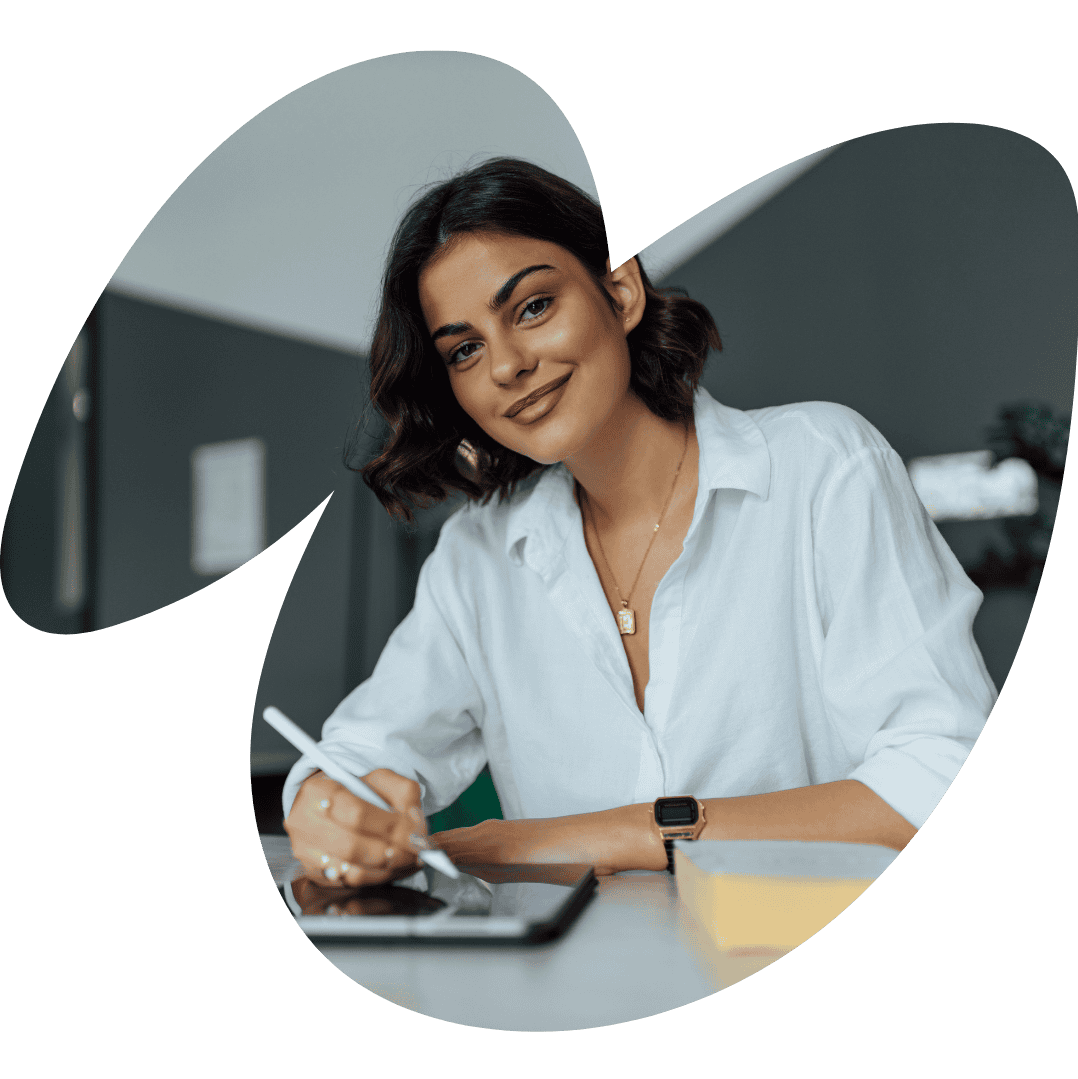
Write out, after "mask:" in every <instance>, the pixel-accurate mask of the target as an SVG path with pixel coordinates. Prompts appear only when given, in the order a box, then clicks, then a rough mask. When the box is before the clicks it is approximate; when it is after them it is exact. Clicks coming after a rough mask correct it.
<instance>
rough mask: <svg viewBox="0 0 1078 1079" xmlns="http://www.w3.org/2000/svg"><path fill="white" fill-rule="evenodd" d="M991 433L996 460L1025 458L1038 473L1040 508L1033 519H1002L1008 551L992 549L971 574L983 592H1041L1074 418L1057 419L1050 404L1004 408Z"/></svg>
mask: <svg viewBox="0 0 1078 1079" xmlns="http://www.w3.org/2000/svg"><path fill="white" fill-rule="evenodd" d="M987 434H988V446H989V448H990V449H991V450H992V451H993V453H995V455H996V460H998V461H1002V460H1004V459H1005V458H1007V457H1021V458H1022V459H1023V460H1026V461H1028V462H1029V464H1030V465H1031V466H1032V468H1033V470H1034V471H1035V472H1036V473H1037V501H1038V506H1037V512H1036V513H1034V514H1032V515H1030V516H1028V517H1007V518H1004V519H1003V520H1002V522H1001V524H1002V528H1003V541H1004V544H1003V545H1004V549H1003V550H1002V551H1001V550H998V549H996V547H994V546H993V547H990V548H989V549H988V550H987V551H986V552H985V555H984V558H983V559H982V560H981V561H980V563H978V564H977V565H976V566H974V567H972V568H971V569H970V570H969V571H968V572H969V576H970V579H971V580H972V581H973V583H974V584H976V585H977V586H978V587H979V588H981V589H984V588H987V587H996V588H998V587H1001V586H1010V587H1026V588H1031V589H1033V590H1036V588H1037V586H1038V585H1039V584H1040V579H1041V573H1042V572H1043V571H1044V561H1045V559H1046V558H1047V556H1048V544H1049V542H1050V541H1051V538H1052V527H1053V526H1054V524H1055V519H1056V507H1057V506H1058V505H1059V492H1060V488H1061V486H1062V482H1063V465H1064V462H1065V461H1066V458H1067V442H1068V439H1069V437H1070V416H1056V415H1054V414H1053V412H1052V410H1051V408H1048V407H1047V406H1044V405H1035V404H1029V403H1020V404H1013V405H1004V406H1003V407H1002V408H1001V409H1000V410H999V414H998V417H997V420H996V423H994V424H993V425H992V426H991V427H990V428H989V429H988V432H987Z"/></svg>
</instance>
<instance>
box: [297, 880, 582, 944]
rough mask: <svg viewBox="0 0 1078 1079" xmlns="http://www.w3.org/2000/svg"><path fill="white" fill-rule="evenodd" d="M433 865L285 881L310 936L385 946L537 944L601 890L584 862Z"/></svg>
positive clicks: (557, 930) (555, 932)
mask: <svg viewBox="0 0 1078 1079" xmlns="http://www.w3.org/2000/svg"><path fill="white" fill-rule="evenodd" d="M458 868H459V869H460V870H461V874H460V878H459V879H458V880H453V879H451V878H450V877H447V876H445V875H444V874H442V873H439V872H437V871H436V870H433V869H431V868H430V867H429V866H426V867H424V868H423V869H422V870H421V871H420V872H418V873H416V874H415V875H414V876H412V877H409V878H407V879H406V880H403V881H397V882H396V883H393V884H383V885H378V886H375V887H368V888H355V889H341V888H325V887H322V886H321V885H319V884H316V883H315V882H314V881H311V880H307V879H306V878H303V877H298V878H296V879H294V880H291V881H288V882H286V883H283V884H281V885H280V891H281V894H282V896H283V897H284V900H285V903H286V904H287V905H288V907H289V909H290V910H291V911H292V913H293V915H294V916H295V919H296V921H297V922H298V923H299V926H300V928H301V929H302V930H303V932H304V933H306V934H307V936H308V937H310V938H311V939H312V940H321V941H350V942H364V941H366V942H369V943H372V944H373V943H377V944H386V943H390V942H409V941H410V942H423V943H435V942H442V943H451V944H497V943H503V944H539V943H542V942H544V941H548V940H554V939H555V938H557V937H559V936H561V935H562V934H563V933H564V932H565V931H566V930H567V929H568V928H569V926H570V925H571V924H572V923H573V920H574V919H575V918H576V916H577V915H578V914H579V913H580V912H581V911H582V910H583V909H584V907H585V906H586V905H587V903H588V900H589V899H590V898H591V897H592V895H593V894H594V892H595V888H596V883H597V882H596V878H595V871H594V870H593V869H592V868H591V867H590V866H583V865H564V864H563V865H515V866H458Z"/></svg>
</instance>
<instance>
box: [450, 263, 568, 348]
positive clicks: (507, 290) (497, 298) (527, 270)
mask: <svg viewBox="0 0 1078 1079" xmlns="http://www.w3.org/2000/svg"><path fill="white" fill-rule="evenodd" d="M553 269H555V267H553V266H548V265H547V264H546V263H539V264H537V265H535V266H525V267H524V269H523V270H518V271H517V272H516V273H515V274H513V276H512V277H510V278H509V280H508V281H506V282H505V284H504V285H502V287H501V288H500V289H498V291H497V292H496V293H495V294H494V296H493V297H492V298H491V300H490V303H489V304H488V305H487V306H488V307H490V309H491V311H497V310H498V309H499V308H500V307H504V306H505V304H506V303H508V301H509V297H510V296H512V295H513V292H514V290H515V289H516V287H517V285H519V284H520V282H521V281H523V280H524V278H525V277H527V276H528V275H529V274H533V273H538V272H539V271H540V270H553ZM471 328H472V327H471V325H470V323H467V322H447V323H446V324H445V325H444V326H439V327H438V329H436V330H435V331H434V333H432V334H431V335H430V338H431V340H432V341H437V340H439V339H440V338H442V337H454V336H455V335H456V334H458V333H467V331H468V330H470V329H471Z"/></svg>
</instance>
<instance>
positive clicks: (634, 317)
mask: <svg viewBox="0 0 1078 1079" xmlns="http://www.w3.org/2000/svg"><path fill="white" fill-rule="evenodd" d="M603 283H604V284H605V285H606V290H607V292H609V293H610V295H611V296H613V297H614V300H615V301H616V302H617V305H618V312H619V314H620V315H621V320H622V323H623V324H624V326H625V332H626V333H628V332H629V331H630V330H635V329H636V327H637V326H639V325H640V320H641V319H642V318H643V317H644V305H645V303H646V302H647V296H646V295H645V294H644V282H643V281H642V280H641V279H640V264H639V263H638V262H637V261H636V259H635V258H631V259H629V261H628V262H623V263H622V264H621V265H620V266H619V267H618V268H617V269H616V270H611V269H610V260H609V259H607V260H606V278H605V279H604V282H603Z"/></svg>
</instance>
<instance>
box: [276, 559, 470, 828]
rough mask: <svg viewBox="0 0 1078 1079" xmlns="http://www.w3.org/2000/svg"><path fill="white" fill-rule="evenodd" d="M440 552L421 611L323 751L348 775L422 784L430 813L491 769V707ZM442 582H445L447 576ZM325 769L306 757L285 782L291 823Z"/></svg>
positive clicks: (424, 578)
mask: <svg viewBox="0 0 1078 1079" xmlns="http://www.w3.org/2000/svg"><path fill="white" fill-rule="evenodd" d="M442 561H443V557H442V551H441V550H440V549H438V548H436V549H435V552H434V553H433V554H432V555H431V556H430V558H428V559H427V561H426V563H425V564H424V566H423V569H422V571H421V572H420V575H419V583H418V586H417V588H416V598H415V605H414V606H413V608H412V610H411V612H410V613H409V615H408V616H407V617H406V618H405V619H404V621H403V622H401V624H400V625H399V626H398V627H397V628H396V630H394V632H393V634H392V636H391V637H390V638H389V641H388V643H387V644H386V647H385V648H384V650H383V651H382V654H381V657H380V658H379V660H378V664H377V666H376V667H375V669H374V672H373V674H372V675H371V677H370V678H369V679H367V681H365V682H363V683H362V684H361V685H359V686H358V687H357V688H356V689H355V690H353V691H352V692H351V693H350V694H349V695H348V696H347V697H345V699H344V700H343V701H342V702H341V703H340V704H339V705H338V706H337V708H336V709H335V710H334V712H333V714H332V715H331V716H330V717H329V719H328V720H326V723H325V725H324V727H323V728H322V740H321V742H320V743H319V745H320V747H321V748H322V749H324V750H325V751H326V752H327V753H329V754H330V755H331V756H332V757H333V759H334V760H336V761H337V762H338V763H339V764H340V765H341V766H342V767H344V768H345V769H346V770H347V771H349V772H351V773H352V774H353V775H356V776H363V775H366V774H367V773H368V772H371V771H373V770H374V769H375V768H388V769H390V770H391V771H394V772H397V773H398V774H399V775H402V776H406V777H407V778H409V779H414V780H416V781H417V782H418V783H419V785H420V788H421V789H422V791H423V811H424V813H426V814H428V815H429V814H431V813H436V812H437V811H438V810H439V809H443V808H445V806H447V805H450V804H451V803H452V802H453V801H455V799H456V798H457V797H458V796H459V795H460V793H461V792H462V791H464V790H465V789H466V788H467V787H468V786H469V785H470V784H471V783H472V782H473V780H474V779H475V778H476V776H477V775H478V774H479V772H480V771H481V770H482V768H483V765H484V764H485V763H486V754H485V750H484V748H483V741H482V736H481V733H480V728H481V725H482V721H483V703H482V699H481V696H480V694H479V691H478V689H477V687H476V685H475V682H474V680H473V679H472V676H471V674H470V672H469V670H468V665H467V663H466V662H465V659H464V655H463V653H462V651H461V646H460V642H459V641H458V639H457V638H456V636H455V635H454V633H453V631H452V629H451V627H450V620H449V619H447V617H446V613H445V610H444V606H443V604H444V602H445V601H444V599H442V598H440V597H439V596H438V595H436V585H437V583H438V581H439V580H444V574H445V572H446V567H444V566H441V562H442ZM440 575H441V576H440ZM317 767H318V766H317V765H315V764H313V763H312V762H311V761H310V760H309V759H308V758H306V757H301V758H300V760H299V761H297V762H296V764H295V765H294V766H293V767H292V770H291V771H290V772H289V774H288V778H287V780H286V782H285V787H284V792H283V803H284V811H285V815H286V816H287V814H288V813H289V811H290V810H291V808H292V802H293V801H294V800H295V797H296V792H297V791H298V790H299V787H300V785H301V784H302V783H303V781H304V780H305V779H307V777H308V776H310V775H311V774H312V773H313V772H315V771H317Z"/></svg>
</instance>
